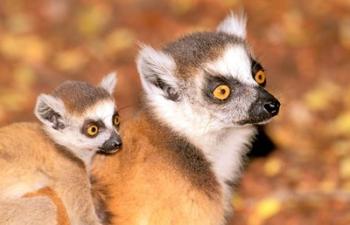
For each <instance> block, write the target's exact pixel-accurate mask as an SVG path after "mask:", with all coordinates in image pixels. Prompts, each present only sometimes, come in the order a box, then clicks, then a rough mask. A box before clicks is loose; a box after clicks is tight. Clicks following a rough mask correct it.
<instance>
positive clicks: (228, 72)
mask: <svg viewBox="0 0 350 225" xmlns="http://www.w3.org/2000/svg"><path fill="white" fill-rule="evenodd" d="M137 66H138V71H139V74H140V77H141V82H142V86H143V89H144V91H145V94H146V99H147V102H148V104H150V105H151V106H152V107H151V108H152V109H154V111H155V113H156V115H157V117H159V118H160V119H162V120H163V121H165V122H166V123H169V124H170V125H171V126H172V127H173V128H175V129H177V128H178V129H179V130H184V129H185V130H186V129H187V130H189V132H193V133H197V134H199V135H201V134H204V133H206V132H215V131H219V130H222V129H225V128H233V127H242V126H245V127H246V126H250V125H253V124H261V123H265V122H267V121H268V120H269V119H270V118H272V117H273V116H275V115H277V114H278V111H279V106H280V103H279V102H278V100H277V99H276V98H274V97H273V96H272V95H271V94H269V93H268V92H267V91H266V90H265V89H264V87H265V84H266V77H265V71H264V68H263V66H262V65H261V64H260V63H259V62H258V61H257V60H256V59H255V58H254V56H253V55H252V53H251V52H250V50H249V46H248V44H247V42H246V19H245V17H244V16H243V15H239V16H237V15H234V14H232V15H230V16H228V17H227V18H226V19H225V20H224V21H223V22H221V23H220V24H219V26H218V27H217V30H216V31H214V32H200V33H193V34H190V35H187V36H185V37H183V38H181V39H179V40H177V41H175V42H173V43H170V44H168V45H167V46H165V48H163V49H162V50H155V49H153V48H151V47H149V46H144V47H143V48H142V50H141V51H140V53H139V56H138V58H137ZM191 130H192V131H191Z"/></svg>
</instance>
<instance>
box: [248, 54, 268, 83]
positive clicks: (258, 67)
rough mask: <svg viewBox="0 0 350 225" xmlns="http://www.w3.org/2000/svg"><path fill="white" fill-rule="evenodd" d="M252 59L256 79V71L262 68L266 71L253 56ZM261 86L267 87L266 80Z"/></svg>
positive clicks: (253, 74) (253, 73)
mask: <svg viewBox="0 0 350 225" xmlns="http://www.w3.org/2000/svg"><path fill="white" fill-rule="evenodd" d="M251 61H252V77H253V79H254V80H255V75H256V73H257V72H258V71H260V70H262V71H265V69H264V67H263V66H262V65H261V64H260V63H259V62H257V61H256V60H254V59H253V58H251ZM260 86H262V87H265V86H266V81H265V82H264V83H263V84H261V85H260Z"/></svg>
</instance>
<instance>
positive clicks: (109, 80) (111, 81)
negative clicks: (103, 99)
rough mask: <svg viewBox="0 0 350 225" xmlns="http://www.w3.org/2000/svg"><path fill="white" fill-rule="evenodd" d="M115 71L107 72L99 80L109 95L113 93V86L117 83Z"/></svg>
mask: <svg viewBox="0 0 350 225" xmlns="http://www.w3.org/2000/svg"><path fill="white" fill-rule="evenodd" d="M117 81H118V79H117V73H116V72H112V73H109V74H107V75H106V76H105V77H104V78H103V79H102V81H101V83H100V87H102V88H103V89H105V90H106V91H107V92H108V93H109V94H110V95H112V94H113V92H114V89H115V86H116V85H117Z"/></svg>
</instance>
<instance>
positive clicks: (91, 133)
mask: <svg viewBox="0 0 350 225" xmlns="http://www.w3.org/2000/svg"><path fill="white" fill-rule="evenodd" d="M98 132H99V127H98V126H97V125H96V124H89V125H88V126H87V128H86V130H85V134H86V136H88V137H96V136H97V134H98Z"/></svg>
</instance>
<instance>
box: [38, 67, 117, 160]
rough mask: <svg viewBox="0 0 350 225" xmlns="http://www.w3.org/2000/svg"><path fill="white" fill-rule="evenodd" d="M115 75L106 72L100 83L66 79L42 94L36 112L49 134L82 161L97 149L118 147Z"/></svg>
mask: <svg viewBox="0 0 350 225" xmlns="http://www.w3.org/2000/svg"><path fill="white" fill-rule="evenodd" d="M116 81H117V80H116V75H115V74H109V75H107V76H106V77H105V78H104V79H103V80H102V82H101V83H100V85H99V86H97V87H95V86H92V85H90V84H88V83H86V82H80V81H66V82H64V83H62V84H61V85H60V86H58V87H57V88H56V89H55V90H54V91H53V92H52V94H51V95H47V94H41V95H40V96H39V97H38V99H37V103H36V107H35V115H36V117H37V118H38V119H39V120H40V121H41V122H42V124H43V126H44V128H45V130H46V132H47V133H48V135H49V136H50V137H51V138H52V139H53V140H54V142H56V143H57V144H59V145H61V146H64V147H65V148H67V149H68V150H70V151H71V152H72V153H74V154H75V155H76V156H77V157H79V158H82V159H83V160H85V159H86V158H91V157H92V155H93V154H95V153H96V152H103V153H113V152H115V151H117V150H118V149H119V148H120V147H121V144H122V142H121V139H120V136H119V133H118V128H119V115H118V112H117V109H116V106H115V103H114V99H113V96H112V94H113V91H114V88H115V85H116Z"/></svg>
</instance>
